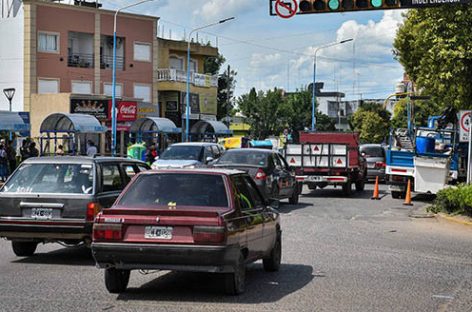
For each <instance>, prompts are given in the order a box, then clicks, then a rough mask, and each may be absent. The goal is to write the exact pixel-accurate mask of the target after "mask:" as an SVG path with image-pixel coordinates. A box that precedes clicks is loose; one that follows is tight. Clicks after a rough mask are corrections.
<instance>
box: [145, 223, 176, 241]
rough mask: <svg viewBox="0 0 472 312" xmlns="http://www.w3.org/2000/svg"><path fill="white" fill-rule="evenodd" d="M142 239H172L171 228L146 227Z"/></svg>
mask: <svg viewBox="0 0 472 312" xmlns="http://www.w3.org/2000/svg"><path fill="white" fill-rule="evenodd" d="M144 238H149V239H172V227H171V226H146V228H145V229H144Z"/></svg>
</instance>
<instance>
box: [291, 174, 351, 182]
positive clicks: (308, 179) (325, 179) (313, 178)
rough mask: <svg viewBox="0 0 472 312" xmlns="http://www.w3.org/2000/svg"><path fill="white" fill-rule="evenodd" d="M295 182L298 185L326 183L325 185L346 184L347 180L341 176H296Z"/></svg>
mask: <svg viewBox="0 0 472 312" xmlns="http://www.w3.org/2000/svg"><path fill="white" fill-rule="evenodd" d="M296 179H297V182H299V183H327V184H343V183H347V181H348V178H347V177H342V176H319V175H306V176H297V177H296Z"/></svg>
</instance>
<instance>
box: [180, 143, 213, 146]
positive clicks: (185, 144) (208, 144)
mask: <svg viewBox="0 0 472 312" xmlns="http://www.w3.org/2000/svg"><path fill="white" fill-rule="evenodd" d="M212 145H218V143H210V142H182V143H174V144H172V145H171V146H212Z"/></svg>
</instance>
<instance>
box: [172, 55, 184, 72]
mask: <svg viewBox="0 0 472 312" xmlns="http://www.w3.org/2000/svg"><path fill="white" fill-rule="evenodd" d="M169 67H170V68H172V69H177V70H184V59H183V58H180V57H177V56H171V57H169Z"/></svg>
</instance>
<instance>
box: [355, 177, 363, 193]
mask: <svg viewBox="0 0 472 312" xmlns="http://www.w3.org/2000/svg"><path fill="white" fill-rule="evenodd" d="M364 188H365V180H364V179H362V180H359V181H356V191H357V192H363V191H364Z"/></svg>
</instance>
